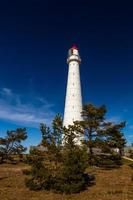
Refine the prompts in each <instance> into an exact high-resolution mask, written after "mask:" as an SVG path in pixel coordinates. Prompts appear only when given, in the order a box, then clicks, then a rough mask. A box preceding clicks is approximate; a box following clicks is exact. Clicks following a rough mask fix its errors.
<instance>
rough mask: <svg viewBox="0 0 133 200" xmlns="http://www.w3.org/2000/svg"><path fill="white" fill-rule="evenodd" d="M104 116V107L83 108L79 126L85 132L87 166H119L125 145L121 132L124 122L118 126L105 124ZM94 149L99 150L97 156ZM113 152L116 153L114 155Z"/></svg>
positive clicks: (90, 106)
mask: <svg viewBox="0 0 133 200" xmlns="http://www.w3.org/2000/svg"><path fill="white" fill-rule="evenodd" d="M105 114H106V108H105V106H101V107H95V106H94V105H92V104H87V105H85V106H84V107H83V112H82V116H83V121H81V122H80V124H81V126H82V127H83V129H84V130H85V141H84V143H85V145H86V146H87V147H88V149H89V164H90V165H99V164H100V165H102V163H103V165H107V163H108V165H111V166H112V165H114V166H120V164H121V156H122V153H123V148H124V146H125V144H126V141H125V138H124V136H123V133H122V132H121V130H122V129H123V128H124V127H125V122H122V123H119V124H114V123H112V122H107V121H106V120H105ZM96 149H99V150H100V153H98V154H97V153H96ZM115 150H117V151H118V152H117V153H115ZM108 154H109V156H107V155H108ZM117 154H119V155H118V156H117ZM105 157H106V159H105ZM112 158H113V159H112Z"/></svg>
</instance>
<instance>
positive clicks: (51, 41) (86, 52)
mask: <svg viewBox="0 0 133 200" xmlns="http://www.w3.org/2000/svg"><path fill="white" fill-rule="evenodd" d="M132 9H133V5H132V3H128V2H127V3H124V2H121V4H119V3H116V2H113V1H111V2H101V1H100V2H99V1H97V2H90V3H89V2H88V1H79V0H77V1H69V0H68V1H63V2H62V1H60V0H57V1H56V0H55V1H50V2H49V3H48V2H47V3H46V2H45V1H41V0H38V1H34V0H33V1H30V0H28V1H7V0H5V1H3V2H1V3H0V135H1V136H3V135H4V134H5V132H6V130H7V129H8V130H11V129H15V128H16V127H27V131H28V136H29V137H28V139H27V141H26V142H25V144H26V146H29V145H35V144H37V143H39V141H40V140H41V134H40V132H39V123H40V122H44V123H47V124H50V122H51V120H52V118H53V117H54V115H55V114H56V113H61V114H62V116H63V111H64V100H65V88H66V81H67V71H68V66H67V64H66V59H67V51H68V49H69V48H70V47H71V46H72V44H73V43H75V44H77V46H78V47H79V51H80V55H81V59H82V64H81V66H80V71H81V83H82V96H83V102H84V103H87V102H91V103H94V104H95V105H102V104H105V105H106V106H107V109H108V113H107V118H108V119H109V120H111V121H114V122H119V121H123V120H124V121H127V125H126V128H125V130H124V133H125V136H126V139H127V141H128V143H131V142H133V114H132V112H133V78H132V77H133V37H132V35H133V14H132Z"/></svg>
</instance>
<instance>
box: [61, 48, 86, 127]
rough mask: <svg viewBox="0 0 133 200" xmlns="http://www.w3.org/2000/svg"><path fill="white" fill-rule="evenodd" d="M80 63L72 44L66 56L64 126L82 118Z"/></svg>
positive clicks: (77, 52) (77, 53)
mask: <svg viewBox="0 0 133 200" xmlns="http://www.w3.org/2000/svg"><path fill="white" fill-rule="evenodd" d="M80 63H81V59H80V55H79V51H78V48H77V47H76V46H75V45H73V46H72V48H70V49H69V51H68V58H67V64H68V66H69V69H68V79H67V89H66V99H65V109H64V120H63V125H64V126H65V127H68V126H69V125H73V122H74V121H81V120H82V116H81V112H82V95H81V84H80V69H79V66H80Z"/></svg>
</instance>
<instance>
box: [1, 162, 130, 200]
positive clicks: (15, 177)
mask: <svg viewBox="0 0 133 200" xmlns="http://www.w3.org/2000/svg"><path fill="white" fill-rule="evenodd" d="M26 168H27V165H25V164H19V165H9V164H3V165H0V199H1V200H132V199H133V181H131V176H132V174H133V169H131V168H130V167H128V166H127V165H124V166H122V167H121V168H120V169H113V170H102V169H88V170H89V171H93V173H95V174H96V185H93V186H91V187H89V188H88V189H87V190H86V191H83V192H81V193H79V194H74V195H61V194H54V193H52V192H47V191H30V190H29V189H28V188H26V187H25V184H24V179H25V176H24V175H23V174H22V170H23V169H26Z"/></svg>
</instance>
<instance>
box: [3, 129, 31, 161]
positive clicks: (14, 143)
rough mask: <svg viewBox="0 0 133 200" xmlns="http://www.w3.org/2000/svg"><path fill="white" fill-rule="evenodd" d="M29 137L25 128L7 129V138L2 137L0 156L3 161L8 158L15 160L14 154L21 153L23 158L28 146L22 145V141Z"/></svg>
mask: <svg viewBox="0 0 133 200" xmlns="http://www.w3.org/2000/svg"><path fill="white" fill-rule="evenodd" d="M26 138H27V132H26V129H25V128H17V129H16V130H15V131H7V135H6V136H5V138H0V158H1V163H2V162H3V161H7V160H11V161H12V160H13V156H14V155H19V156H20V159H22V154H23V153H24V152H25V151H26V148H25V147H23V145H21V142H22V141H24V140H25V139H26Z"/></svg>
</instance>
